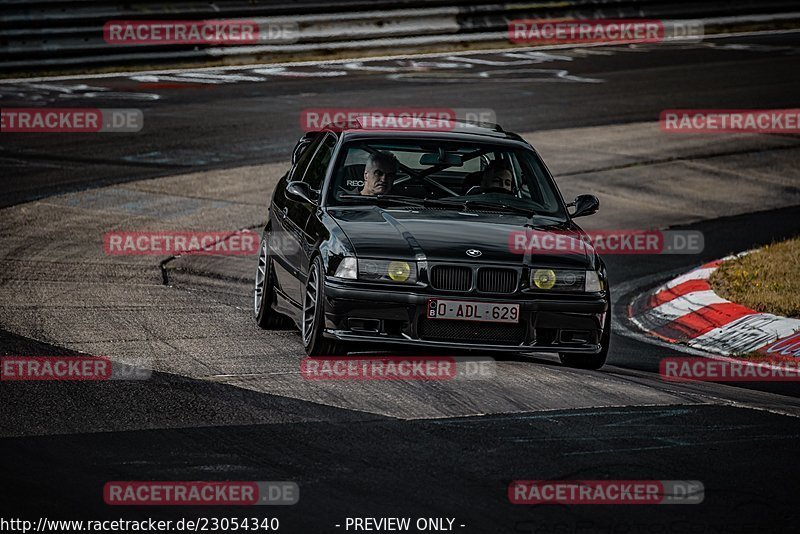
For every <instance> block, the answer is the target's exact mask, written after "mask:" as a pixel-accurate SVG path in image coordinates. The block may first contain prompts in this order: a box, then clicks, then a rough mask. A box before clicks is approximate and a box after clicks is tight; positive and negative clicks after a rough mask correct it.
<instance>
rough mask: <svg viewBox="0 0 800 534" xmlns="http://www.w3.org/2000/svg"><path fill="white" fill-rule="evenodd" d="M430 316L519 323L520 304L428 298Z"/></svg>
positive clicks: (458, 319)
mask: <svg viewBox="0 0 800 534" xmlns="http://www.w3.org/2000/svg"><path fill="white" fill-rule="evenodd" d="M428 318H429V319H455V320H457V321H476V322H488V323H518V322H519V304H504V303H498V302H477V301H466V300H444V299H430V300H428Z"/></svg>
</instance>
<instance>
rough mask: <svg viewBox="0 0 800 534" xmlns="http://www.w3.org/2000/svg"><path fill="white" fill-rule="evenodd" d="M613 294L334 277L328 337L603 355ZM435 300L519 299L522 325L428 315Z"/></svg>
mask: <svg viewBox="0 0 800 534" xmlns="http://www.w3.org/2000/svg"><path fill="white" fill-rule="evenodd" d="M606 295H607V294H602V295H574V296H573V295H560V296H555V295H534V294H528V293H521V292H517V293H515V294H513V295H496V296H492V295H485V294H481V295H475V294H468V295H465V294H454V293H442V292H433V291H428V290H422V291H421V290H419V288H417V287H413V288H408V289H405V290H400V289H399V288H391V290H387V288H379V287H369V288H368V287H354V285H353V284H348V283H342V282H340V281H338V280H337V279H334V278H330V277H328V278H326V281H325V301H324V303H325V329H324V335H325V337H327V338H329V339H336V340H339V341H349V342H358V343H365V344H367V343H368V344H380V345H398V346H406V347H408V346H413V347H420V348H430V349H457V350H470V351H492V352H496V351H499V352H570V353H583V354H597V353H599V352H600V351H601V350H602V347H601V345H600V340H601V339H602V325H603V324H604V318H605V313H607V312H608V310H609V305H608V300H607V299H608V297H607V296H606ZM431 298H437V299H452V300H469V301H485V302H498V303H513V304H519V305H520V311H521V316H520V323H519V324H518V325H504V324H498V323H472V322H467V321H453V320H444V319H434V320H432V319H428V318H427V317H426V311H427V304H428V300H429V299H431Z"/></svg>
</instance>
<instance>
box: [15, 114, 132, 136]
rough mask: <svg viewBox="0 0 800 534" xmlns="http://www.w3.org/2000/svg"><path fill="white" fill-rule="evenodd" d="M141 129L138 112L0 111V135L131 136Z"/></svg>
mask: <svg viewBox="0 0 800 534" xmlns="http://www.w3.org/2000/svg"><path fill="white" fill-rule="evenodd" d="M142 128H144V114H143V113H142V111H141V110H140V109H130V108H125V109H99V108H2V109H0V132H2V133H98V132H103V133H105V132H114V133H135V132H138V131H140V130H141V129H142Z"/></svg>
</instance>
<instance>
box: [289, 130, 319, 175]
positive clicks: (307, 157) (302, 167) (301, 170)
mask: <svg viewBox="0 0 800 534" xmlns="http://www.w3.org/2000/svg"><path fill="white" fill-rule="evenodd" d="M324 138H325V135H318V136H317V138H316V139H314V140H313V141H312V142H311V144H310V145H308V147H306V149H305V150H304V151H303V154H302V155H301V156H300V159H298V160H297V163H296V164H295V166H294V169H292V176H291V179H292V180H302V179H303V175H305V173H306V169H307V168H308V165H309V163H311V158H313V157H314V154H315V153H316V151H317V147H319V145H320V143H322V140H323V139H324Z"/></svg>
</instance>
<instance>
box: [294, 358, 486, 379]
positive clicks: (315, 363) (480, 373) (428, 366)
mask: <svg viewBox="0 0 800 534" xmlns="http://www.w3.org/2000/svg"><path fill="white" fill-rule="evenodd" d="M300 374H301V375H302V376H303V378H305V379H306V380H432V381H437V380H485V379H491V378H494V377H495V376H496V374H497V363H496V362H495V360H494V359H493V358H490V357H481V356H476V357H472V358H466V357H453V356H369V357H368V356H363V357H356V356H351V357H343V356H342V357H340V356H318V357H309V358H303V359H302V360H300Z"/></svg>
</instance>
